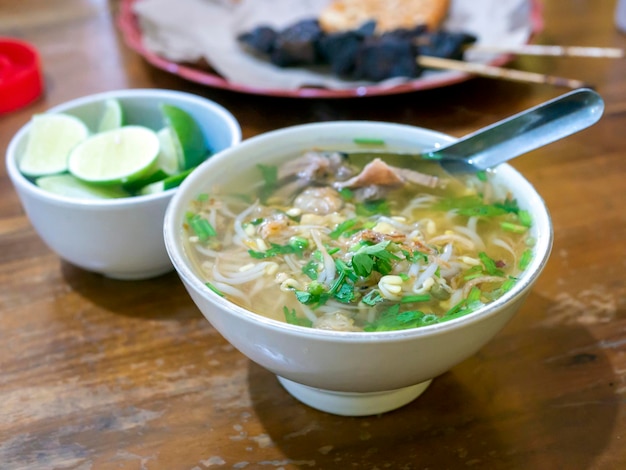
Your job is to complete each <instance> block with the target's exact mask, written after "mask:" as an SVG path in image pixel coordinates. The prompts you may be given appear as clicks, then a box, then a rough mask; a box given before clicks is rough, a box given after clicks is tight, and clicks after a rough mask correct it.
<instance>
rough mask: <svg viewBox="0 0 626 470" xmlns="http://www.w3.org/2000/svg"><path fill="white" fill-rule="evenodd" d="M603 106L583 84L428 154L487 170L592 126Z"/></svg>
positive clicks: (450, 167) (444, 162)
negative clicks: (576, 88) (582, 86)
mask: <svg viewBox="0 0 626 470" xmlns="http://www.w3.org/2000/svg"><path fill="white" fill-rule="evenodd" d="M603 110H604V102H603V100H602V98H601V97H600V95H598V93H596V92H595V91H593V90H590V89H588V88H580V89H578V90H574V91H571V92H569V93H565V94H564V95H561V96H559V97H557V98H554V99H552V100H550V101H546V102H545V103H543V104H540V105H538V106H535V107H533V108H530V109H528V110H526V111H523V112H521V113H518V114H515V115H513V116H511V117H509V118H507V119H503V120H502V121H499V122H496V123H494V124H492V125H490V126H487V127H485V128H483V129H481V130H479V131H477V132H474V133H472V134H468V135H467V136H465V137H463V138H461V139H459V140H457V141H456V142H454V143H452V144H450V145H448V146H446V147H443V148H440V149H437V150H434V151H431V152H427V155H428V158H432V159H435V160H440V163H441V164H442V165H443V166H444V168H446V169H448V170H449V171H454V170H458V169H461V168H456V167H464V168H463V169H464V171H467V170H468V164H469V165H470V166H471V167H473V168H474V170H486V169H487V168H492V167H494V166H496V165H498V164H500V163H503V162H505V161H508V160H510V159H512V158H515V157H517V156H519V155H522V154H524V153H527V152H530V151H531V150H535V149H537V148H539V147H542V146H544V145H547V144H549V143H551V142H554V141H556V140H559V139H562V138H563V137H566V136H568V135H570V134H573V133H575V132H578V131H580V130H583V129H585V128H587V127H589V126H591V125H592V124H594V123H596V122H597V121H598V119H600V117H601V116H602V112H603ZM459 160H462V161H461V162H460V161H459ZM455 161H456V162H455ZM455 163H456V164H455ZM458 163H461V165H458Z"/></svg>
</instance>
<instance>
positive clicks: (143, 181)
mask: <svg viewBox="0 0 626 470" xmlns="http://www.w3.org/2000/svg"><path fill="white" fill-rule="evenodd" d="M169 176H170V175H168V174H167V173H165V172H164V171H163V170H161V169H157V170H156V171H155V172H154V173H152V174H150V175H147V176H142V177H141V178H139V179H136V180H133V181H130V182H127V183H124V184H122V188H124V190H125V191H128V192H129V193H131V194H136V193H137V194H138V193H139V190H140V189H141V188H143V187H144V186H147V185H149V184H152V183H156V182H157V181H163V180H164V179H165V178H168V177H169Z"/></svg>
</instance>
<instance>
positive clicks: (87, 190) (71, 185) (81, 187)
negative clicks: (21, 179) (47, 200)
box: [35, 173, 130, 199]
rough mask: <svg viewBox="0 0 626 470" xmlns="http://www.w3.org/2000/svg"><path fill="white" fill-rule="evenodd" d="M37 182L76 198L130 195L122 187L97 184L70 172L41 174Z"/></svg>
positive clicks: (63, 194)
mask: <svg viewBox="0 0 626 470" xmlns="http://www.w3.org/2000/svg"><path fill="white" fill-rule="evenodd" d="M35 184H37V186H39V187H40V188H41V189H45V190H46V191H50V192H51V193H55V194H59V195H61V196H67V197H72V198H76V199H113V198H119V197H128V196H130V195H129V194H128V193H127V192H126V191H124V190H123V189H122V188H120V187H117V186H96V185H93V184H89V183H85V182H83V181H81V180H79V179H78V178H76V177H75V176H73V175H70V174H68V173H64V174H62V175H50V176H41V177H40V178H37V180H35Z"/></svg>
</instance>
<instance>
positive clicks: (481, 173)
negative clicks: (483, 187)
mask: <svg viewBox="0 0 626 470" xmlns="http://www.w3.org/2000/svg"><path fill="white" fill-rule="evenodd" d="M476 178H478V179H479V180H480V181H482V182H485V181H487V172H486V171H485V170H481V171H477V172H476Z"/></svg>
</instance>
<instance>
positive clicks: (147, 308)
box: [0, 0, 626, 470]
mask: <svg viewBox="0 0 626 470" xmlns="http://www.w3.org/2000/svg"><path fill="white" fill-rule="evenodd" d="M614 7H615V1H613V0H577V1H557V0H545V1H544V2H543V14H544V23H545V25H544V29H543V31H542V32H541V33H540V34H539V35H538V37H537V38H536V42H538V43H541V44H561V45H580V46H606V47H622V48H623V47H626V35H624V34H623V33H620V32H619V31H618V30H617V29H616V28H615V27H614V23H613V11H614ZM118 8H119V3H118V2H116V1H110V2H107V1H105V0H64V1H58V0H57V1H52V0H19V1H15V0H0V35H4V36H13V37H18V38H21V39H24V40H27V41H29V42H31V43H33V44H34V45H35V46H36V47H37V48H38V49H39V51H40V53H41V56H42V62H43V66H44V75H45V83H46V92H45V95H44V96H43V97H42V98H41V99H40V100H38V101H37V102H36V103H34V104H32V105H30V106H28V107H26V108H23V109H21V110H19V111H15V112H13V113H10V114H7V115H4V116H0V151H2V153H3V154H4V152H5V151H6V147H7V146H8V144H9V141H10V139H11V137H12V136H13V135H14V134H15V133H16V132H17V131H18V129H19V128H20V127H21V126H22V125H24V124H25V123H26V122H27V121H28V120H29V119H30V117H31V116H32V115H33V114H34V113H37V112H41V111H43V110H45V109H47V108H49V107H51V106H53V105H56V104H59V103H62V102H64V101H66V100H69V99H73V98H76V97H79V96H82V95H86V94H90V93H95V92H100V91H106V90H112V89H118V88H141V87H149V88H168V89H176V90H185V91H189V92H193V93H196V94H198V95H201V96H205V97H208V98H210V99H213V100H215V101H217V102H219V103H220V104H222V105H224V106H226V107H227V108H228V109H230V110H231V111H232V112H233V114H234V115H235V117H236V118H237V119H238V120H239V122H240V123H241V126H242V129H243V136H244V138H247V137H251V136H254V135H257V134H259V133H261V132H265V131H269V130H273V129H277V128H280V127H284V126H287V125H291V124H300V123H306V122H316V121H327V120H337V119H370V120H382V121H392V122H399V123H408V124H414V125H418V126H422V127H427V128H432V129H435V130H438V131H442V132H446V133H449V134H452V135H455V136H461V135H463V134H465V133H468V132H470V131H472V130H475V129H478V128H480V127H482V126H485V125H487V124H490V123H492V122H495V121H497V120H499V119H502V118H504V117H507V116H509V115H511V114H513V113H516V112H518V111H521V110H523V109H525V108H528V107H530V106H533V105H536V104H538V103H540V102H542V101H545V100H547V99H550V98H553V97H555V96H557V95H559V94H561V93H562V92H564V91H565V90H562V89H559V88H556V87H554V86H550V85H538V84H524V83H513V82H505V81H501V80H495V79H488V78H476V79H472V80H469V81H467V82H464V83H460V84H457V85H454V86H450V87H445V88H439V89H434V90H428V91H420V92H415V93H409V94H405V95H398V96H387V97H374V98H358V99H347V100H332V99H329V100H321V99H319V100H315V99H300V100H298V99H287V98H283V99H281V98H270V97H263V96H252V95H244V94H237V93H233V92H229V91H223V90H216V89H210V88H207V87H203V86H200V85H197V84H194V83H190V82H187V81H184V80H182V79H180V78H178V77H177V76H174V75H171V74H168V73H166V72H163V71H160V70H157V69H155V68H153V67H152V66H150V65H148V64H147V63H146V62H145V61H144V60H143V59H142V58H141V57H140V56H138V55H137V54H136V53H134V52H133V51H131V50H130V49H129V48H128V47H127V46H126V45H125V44H124V42H123V39H122V38H121V36H120V33H119V31H118V28H117V26H116V22H115V18H116V13H117V9H118ZM509 66H510V67H515V68H518V69H521V70H530V71H534V72H540V73H549V74H552V75H558V76H563V77H571V78H577V79H580V80H584V81H585V82H588V83H591V84H593V85H594V86H595V88H596V89H597V91H598V92H599V93H600V94H601V95H602V96H603V97H604V99H605V100H606V113H605V116H604V117H603V118H602V120H601V121H600V123H598V124H597V125H595V126H594V127H592V128H590V129H588V130H585V131H583V132H581V133H579V134H576V135H574V136H572V137H570V138H567V139H565V140H562V141H560V142H557V143H554V144H551V145H549V146H547V147H545V148H543V149H540V150H536V151H534V152H532V153H530V154H527V155H525V156H523V157H520V158H518V159H517V160H515V162H514V166H515V167H517V168H518V169H519V170H521V171H522V172H523V173H524V174H525V175H526V176H527V178H528V179H529V180H530V181H531V182H532V183H533V184H534V185H535V187H536V188H537V189H538V191H539V192H540V193H541V194H542V195H543V197H544V199H545V201H546V203H547V205H548V207H549V208H550V211H551V214H552V217H553V222H554V230H555V241H554V250H553V253H552V256H551V259H550V262H549V264H548V266H547V268H546V269H545V271H544V273H543V275H542V276H541V278H540V280H539V281H538V283H537V284H536V286H535V288H534V290H533V292H532V293H531V295H530V296H529V298H528V300H527V302H526V304H525V305H524V307H523V308H522V309H521V311H520V312H519V313H518V314H517V316H516V317H515V318H514V319H513V321H511V322H510V323H509V324H508V325H507V326H506V327H505V329H504V330H503V331H501V332H500V333H499V334H498V335H497V337H496V338H495V339H494V340H493V341H491V342H490V343H489V344H488V345H487V346H486V347H484V348H483V349H482V350H481V351H480V352H479V353H477V354H476V355H475V356H473V357H471V358H470V359H468V360H466V361H465V362H463V363H461V364H459V365H458V366H456V367H454V368H453V369H452V370H450V371H449V372H447V373H446V374H444V375H442V376H440V377H438V378H436V379H435V380H434V381H433V383H432V385H431V386H430V388H429V389H428V390H427V391H426V392H425V393H424V394H423V395H422V396H421V397H420V398H419V399H417V400H416V401H414V402H413V403H411V404H409V405H407V406H405V407H404V408H401V409H399V410H396V411H394V412H391V413H386V414H383V415H380V416H372V417H365V418H346V417H339V416H333V415H329V414H325V413H322V412H319V411H316V410H313V409H311V408H308V407H307V406H305V405H303V404H300V403H299V402H297V401H296V400H295V399H293V398H292V397H291V396H290V395H288V394H287V392H286V391H285V390H284V389H283V388H282V387H281V386H280V384H279V383H278V382H277V380H276V378H275V377H274V376H273V375H272V374H271V373H269V372H267V371H265V370H264V369H262V368H260V367H259V366H257V365H255V364H254V363H252V362H251V361H249V360H248V359H246V358H245V357H244V356H242V355H241V354H240V353H239V352H238V351H237V350H235V349H234V348H233V347H232V346H230V345H229V344H228V343H227V342H226V341H225V340H224V339H223V338H222V337H221V336H220V335H219V334H218V333H217V332H216V331H215V330H214V329H213V328H212V327H211V325H210V324H209V323H208V322H207V321H206V320H205V319H204V318H203V317H202V315H201V314H200V313H199V311H198V310H197V309H196V308H195V306H194V305H193V303H192V301H191V300H190V298H189V297H188V295H187V293H186V292H185V290H184V288H183V287H182V284H181V283H180V281H179V280H178V278H177V276H176V275H175V274H174V273H171V274H167V275H165V276H161V277H158V278H156V279H151V280H147V281H139V282H128V281H127V282H124V281H115V280H111V279H107V278H105V277H102V276H99V275H96V274H92V273H89V272H86V271H83V270H81V269H79V268H76V267H73V266H72V265H70V264H68V263H66V262H64V261H62V260H60V259H59V258H58V257H57V256H56V255H55V254H54V253H52V252H51V251H50V250H49V249H48V248H47V247H46V246H45V245H44V243H43V242H42V241H41V239H40V238H39V237H38V236H37V234H36V233H35V231H34V230H33V228H32V226H31V224H30V222H29V221H28V219H27V218H26V216H25V214H24V212H23V210H22V207H21V205H20V202H19V200H18V198H17V195H16V194H15V192H14V190H13V187H12V185H11V183H10V181H9V179H8V177H7V174H6V170H5V168H4V165H3V166H2V167H1V168H0V468H1V469H80V470H86V469H150V470H153V469H194V470H197V469H214V468H217V469H221V468H234V469H299V468H301V469H371V470H374V469H376V470H383V469H435V470H438V469H462V468H480V469H550V470H551V469H567V470H570V469H619V468H626V312H625V304H626V301H625V299H626V284H625V283H626V195H625V189H624V188H625V187H626V183H625V180H626V61H625V60H623V59H621V60H617V59H589V58H558V57H519V58H517V59H516V60H514V61H513V62H512V63H511V64H510V65H509Z"/></svg>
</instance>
